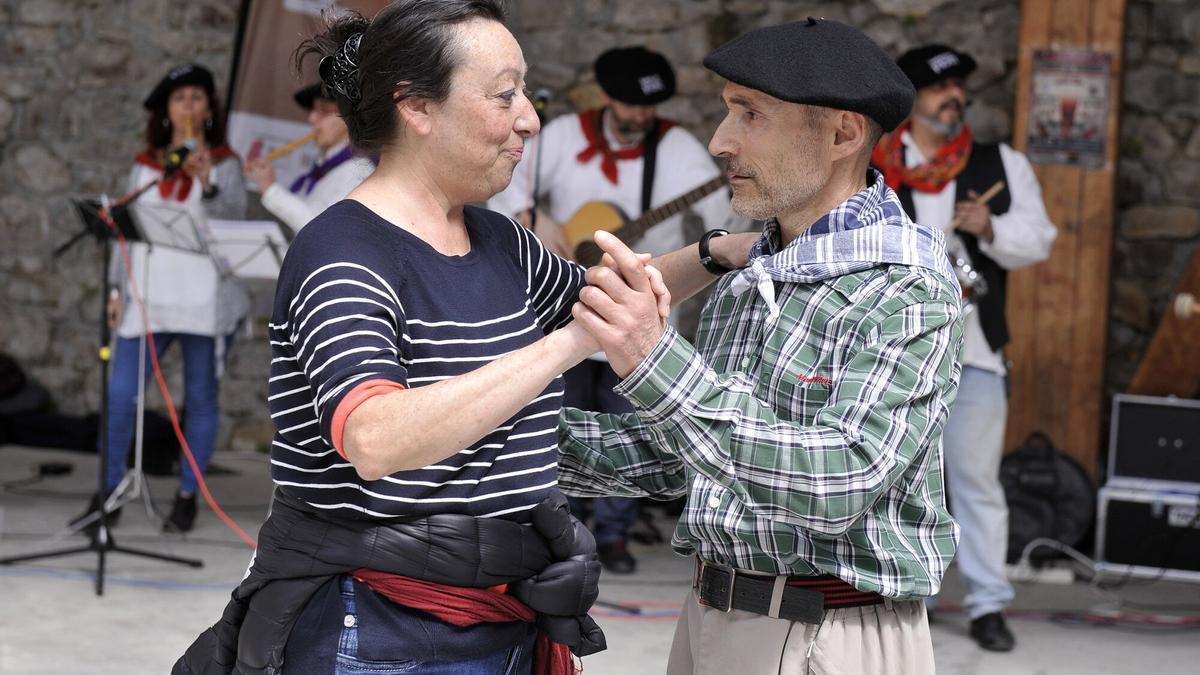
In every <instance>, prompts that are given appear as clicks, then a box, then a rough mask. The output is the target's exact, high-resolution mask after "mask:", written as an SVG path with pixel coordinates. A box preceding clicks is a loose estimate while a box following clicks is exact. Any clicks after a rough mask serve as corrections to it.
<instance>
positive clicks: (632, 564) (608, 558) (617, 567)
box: [596, 541, 637, 574]
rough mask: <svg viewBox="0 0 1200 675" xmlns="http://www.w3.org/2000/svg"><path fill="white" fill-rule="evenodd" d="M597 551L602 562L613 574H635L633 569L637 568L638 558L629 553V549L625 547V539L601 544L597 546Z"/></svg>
mask: <svg viewBox="0 0 1200 675" xmlns="http://www.w3.org/2000/svg"><path fill="white" fill-rule="evenodd" d="M596 552H597V553H599V554H600V564H601V565H604V569H606V570H608V571H609V572H612V573H613V574H633V571H634V570H635V569H637V560H634V558H633V556H631V555H629V550H628V549H626V548H625V542H623V541H614V542H613V543H611V544H600V545H599V546H597V547H596Z"/></svg>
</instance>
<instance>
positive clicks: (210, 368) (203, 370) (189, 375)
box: [105, 333, 233, 494]
mask: <svg viewBox="0 0 1200 675" xmlns="http://www.w3.org/2000/svg"><path fill="white" fill-rule="evenodd" d="M224 339H225V340H226V347H228V346H229V344H230V343H231V342H232V341H233V336H232V335H230V336H228V337H226V338H224ZM139 341H140V338H123V337H118V338H117V346H116V350H115V352H114V354H113V363H112V373H111V375H110V376H109V380H108V433H107V441H108V458H107V459H108V464H107V467H106V471H105V486H106V492H110V493H111V492H112V491H113V490H115V489H116V488H117V485H118V484H119V483H120V482H121V477H122V476H123V475H125V463H126V460H127V459H128V457H129V444H130V442H132V440H133V433H134V427H135V426H136V425H137V395H138V342H139ZM175 341H178V342H179V346H180V348H181V350H182V351H183V389H184V399H183V401H184V405H185V406H186V413H187V414H186V417H185V418H184V420H183V426H184V438H186V439H187V444H188V447H189V448H190V449H191V451H192V455H193V456H194V457H195V458H196V464H198V465H199V466H200V471H201V472H203V471H204V470H205V469H206V468H207V467H208V460H209V459H210V458H211V457H212V454H213V451H214V450H215V449H216V445H217V422H218V417H219V414H218V409H217V394H218V392H219V382H218V380H217V364H216V352H215V349H216V339H215V338H212V337H208V336H205V335H191V334H188V333H155V334H154V346H155V348H156V351H157V352H158V357H159V358H160V359H161V358H162V355H163V352H165V351H166V350H167V347H169V346H170V345H171V343H172V342H175ZM153 372H154V371H153V370H152V369H151V365H150V343H149V342H148V341H147V343H146V378H147V379H150V377H151V376H152V375H153ZM180 465H181V467H180V472H179V473H180V475H179V490H180V491H181V492H183V493H185V494H195V493H196V474H195V472H193V471H192V467H191V464H189V463H188V461H187V460H186V459H181V461H180Z"/></svg>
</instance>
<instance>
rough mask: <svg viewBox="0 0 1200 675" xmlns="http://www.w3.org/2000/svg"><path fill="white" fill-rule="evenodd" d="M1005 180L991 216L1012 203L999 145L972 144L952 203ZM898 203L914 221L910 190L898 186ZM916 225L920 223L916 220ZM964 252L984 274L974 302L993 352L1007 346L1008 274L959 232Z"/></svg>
mask: <svg viewBox="0 0 1200 675" xmlns="http://www.w3.org/2000/svg"><path fill="white" fill-rule="evenodd" d="M1000 180H1002V181H1004V189H1003V190H1001V191H1000V193H999V194H997V195H996V196H995V197H992V200H991V201H990V202H988V208H989V209H990V210H991V212H992V215H994V216H998V215H1001V214H1003V213H1007V212H1008V207H1009V205H1010V204H1011V203H1012V195H1011V194H1010V193H1009V191H1008V177H1007V176H1006V175H1005V173H1004V162H1002V161H1001V159H1000V146H999V145H997V144H995V143H987V144H983V143H975V144H973V145H972V146H971V157H970V159H968V160H967V166H966V168H964V169H963V171H962V173H960V174H958V176H957V178H956V179H955V190H954V201H955V202H956V203H957V202H965V201H968V200H970V197H968V196H967V191H968V190H974V191H975V193H976V194H983V193H984V192H986V191H987V189H988V188H990V187H992V186H993V185H995V184H996V181H1000ZM896 193H897V195H898V196H899V197H900V203H901V204H903V205H904V211H905V212H906V213H908V217H909V218H912V219H913V220H917V213H916V209H915V208H914V207H913V199H912V188H910V187H908V186H907V185H901V186H900V189H899V190H897V191H896ZM918 222H919V221H918ZM958 236H959V237H961V238H962V240H963V244H964V245H965V246H966V249H967V256H968V257H969V258H970V259H971V265H973V266H974V267H975V269H976V270H978V271H979V273H980V274H981V275H983V280H984V281H985V282H987V289H988V290H987V293H986V294H985V295H984V296H983V297H982V298H980V299H979V301H978V302H977V305H978V311H979V324H980V326H981V327H982V328H983V336H984V337H985V338H987V342H988V346H989V347H991V348H992V351H996V350H999V349H1000V348H1001V347H1003V346H1004V345H1006V344H1008V320H1007V319H1006V318H1005V316H1004V302H1005V295H1006V289H1005V285H1006V283H1007V280H1008V272H1007V271H1006V270H1005V269H1004V268H1003V267H1001V266H1000V265H999V264H997V263H996V261H995V260H992V259H991V258H989V257H988V256H987V255H985V254H984V253H983V251H980V250H979V238H978V237H976V236H975V235H973V234H968V233H966V232H958Z"/></svg>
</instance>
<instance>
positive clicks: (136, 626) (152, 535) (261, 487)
mask: <svg viewBox="0 0 1200 675" xmlns="http://www.w3.org/2000/svg"><path fill="white" fill-rule="evenodd" d="M0 460H2V461H0V484H3V486H4V487H3V488H0V556H11V555H18V554H22V553H26V552H30V553H32V552H38V551H43V550H49V549H56V548H63V547H69V546H75V545H79V544H81V543H83V542H84V540H83V539H82V538H81V537H79V536H77V535H71V534H69V533H64V532H63V531H62V530H63V525H64V524H65V523H66V521H67V520H68V519H69V518H70V517H71V516H73V515H75V514H76V513H78V512H79V511H80V510H82V508H83V506H84V504H85V502H86V500H87V497H88V495H89V494H90V493H91V491H92V489H93V487H92V486H93V485H94V481H95V473H94V472H95V459H94V458H92V457H88V456H85V455H78V454H73V453H64V452H56V451H46V450H32V449H25V448H18V447H12V446H6V447H0ZM56 460H61V461H67V462H71V463H73V464H74V471H73V472H72V473H71V474H70V475H68V476H63V477H54V478H47V479H44V480H42V481H39V482H36V483H32V484H28V485H23V486H22V485H16V484H14V483H13V482H14V481H20V480H21V479H24V478H26V477H29V476H31V475H33V474H35V473H36V471H37V465H38V464H39V463H42V462H47V461H56ZM215 464H216V465H217V466H218V467H220V468H222V469H226V470H228V471H227V472H218V473H215V474H214V475H212V476H210V484H211V488H212V491H213V493H214V494H215V495H216V497H217V499H218V501H219V502H220V503H221V504H222V505H223V506H224V507H225V508H226V509H227V510H228V511H229V512H230V513H231V515H233V516H234V518H235V519H236V520H237V521H238V522H239V523H241V525H242V526H243V527H245V528H246V529H247V530H248V531H250V532H251V533H253V532H255V531H256V530H257V527H258V524H259V522H260V520H261V518H262V516H263V514H264V513H265V507H266V503H267V499H268V495H269V493H270V483H269V480H268V478H267V463H266V459H265V458H264V457H263V456H261V455H238V454H232V453H219V454H218V455H217V458H216V461H215ZM149 485H150V487H151V491H152V492H153V494H154V495H155V496H156V501H157V503H158V504H159V505H160V506H159V508H165V507H166V506H168V505H169V503H170V495H171V491H172V490H173V488H174V485H175V483H174V481H173V480H171V479H165V478H151V479H150V480H149ZM115 538H116V540H117V541H118V542H119V543H121V544H124V545H128V546H137V547H140V548H144V549H148V550H153V551H157V552H161V553H166V554H171V555H178V556H190V557H195V558H200V559H203V561H204V567H203V568H201V569H193V568H190V567H184V566H179V565H174V564H167V563H162V562H158V561H155V560H149V559H145V558H140V557H132V556H125V555H121V554H113V555H112V556H111V557H110V558H109V567H108V573H107V575H106V580H107V586H106V589H105V594H104V595H103V596H102V597H97V596H96V595H95V594H94V592H93V579H94V572H95V568H96V560H97V556H96V555H95V554H93V553H86V554H76V555H71V556H66V557H61V558H56V559H51V560H44V561H38V562H36V563H25V564H20V565H15V566H8V567H3V566H0V598H3V600H2V601H0V673H2V674H4V675H23V674H26V673H46V672H53V673H89V674H95V675H107V674H109V673H114V674H115V673H164V672H167V671H168V670H169V669H170V666H171V664H172V663H173V662H174V660H175V659H176V658H177V657H178V656H179V654H180V653H182V651H183V649H184V648H185V647H186V646H187V645H188V644H189V643H190V642H191V641H192V640H193V639H194V638H195V636H196V635H197V634H198V633H199V632H200V631H201V630H203V629H204V628H206V627H207V626H209V625H210V624H211V623H213V622H214V621H215V620H216V619H217V618H218V616H219V615H220V612H221V609H222V608H223V607H224V605H225V602H226V599H227V598H228V597H229V591H230V590H231V589H232V587H233V586H234V585H236V583H237V582H238V580H239V579H240V578H241V575H242V573H243V572H244V570H245V567H246V565H247V563H248V562H249V559H250V550H249V548H247V547H246V545H245V544H243V543H241V542H240V541H239V540H238V539H237V537H236V536H235V535H234V534H233V533H232V532H230V531H229V530H228V529H226V528H225V526H224V525H223V524H222V523H221V522H220V521H218V519H217V518H216V517H215V516H214V515H213V514H212V513H211V512H210V511H208V510H207V509H205V508H202V509H201V513H200V517H199V520H198V523H197V527H196V529H195V530H194V531H193V532H192V533H191V534H190V535H189V536H188V537H187V538H186V539H185V538H182V537H180V536H178V535H163V534H160V533H159V531H158V523H157V521H151V520H150V519H149V518H148V517H147V514H146V513H145V509H144V507H143V505H142V504H141V502H136V503H131V504H128V505H126V507H125V510H124V513H123V515H122V520H121V523H120V526H119V527H118V528H117V529H116V530H115ZM633 550H634V553H635V554H636V555H637V556H638V559H639V570H638V573H637V574H635V575H632V576H628V577H620V576H616V575H607V576H606V577H605V578H604V580H603V581H602V585H601V593H600V598H601V602H600V603H598V605H597V607H596V608H595V609H594V612H593V614H594V615H595V616H596V617H597V619H598V620H599V622H600V623H601V625H602V626H603V627H604V630H605V632H606V633H607V636H608V644H609V645H610V648H609V650H608V651H606V652H603V653H601V654H598V655H596V656H592V657H589V658H588V659H587V660H586V661H585V662H584V667H585V672H586V673H587V675H607V674H618V673H619V674H624V673H658V672H662V671H663V670H664V667H665V664H666V656H667V651H668V648H669V646H670V641H671V636H672V634H673V631H674V621H675V616H676V614H677V612H678V609H679V607H680V603H681V601H682V599H683V597H684V595H685V594H686V592H687V585H688V583H689V578H690V571H691V567H690V564H689V562H688V561H687V560H685V559H683V558H680V557H678V556H676V555H674V554H672V553H671V552H670V551H669V549H668V548H667V547H665V546H656V547H640V546H635V547H634V549H633ZM961 597H962V591H961V584H960V582H959V581H958V579H957V577H956V576H955V575H954V574H953V573H951V575H950V576H949V577H948V578H947V580H946V589H945V591H944V593H943V597H942V601H943V608H944V609H943V611H940V612H939V613H938V615H937V620H936V621H935V623H934V624H933V639H934V649H935V652H936V655H937V663H938V670H939V672H941V673H951V674H964V675H966V674H970V675H993V674H997V675H998V674H1005V675H1007V674H1010V673H1021V674H1025V673H1031V674H1033V673H1037V674H1040V673H1053V674H1055V675H1057V674H1063V675H1073V674H1076V673H1078V674H1083V673H1087V674H1089V675H1092V674H1097V673H1103V674H1113V675H1117V674H1120V675H1124V674H1127V673H1154V674H1155V675H1172V674H1175V673H1181V674H1182V673H1195V672H1197V661H1200V642H1198V641H1197V637H1198V636H1200V635H1198V633H1197V630H1195V628H1196V627H1193V629H1191V630H1180V629H1148V628H1140V629H1138V628H1135V627H1114V626H1110V627H1098V626H1095V625H1086V624H1079V623H1072V622H1069V621H1067V620H1065V619H1062V618H1060V619H1058V620H1050V619H1049V615H1050V614H1052V613H1055V612H1060V611H1061V612H1077V611H1088V610H1091V611H1104V610H1109V609H1112V608H1114V607H1115V606H1116V604H1114V600H1115V599H1116V598H1120V599H1121V600H1124V601H1125V602H1140V603H1154V604H1155V608H1156V609H1158V608H1157V605H1160V604H1161V605H1164V606H1168V607H1169V608H1171V609H1173V611H1171V612H1170V613H1172V614H1175V615H1179V614H1185V613H1186V612H1191V613H1192V614H1193V615H1197V614H1200V584H1180V583H1168V582H1153V583H1149V582H1140V583H1135V584H1131V585H1129V586H1127V587H1125V588H1124V589H1122V590H1121V591H1120V593H1119V595H1108V596H1105V595H1101V594H1100V593H1099V592H1098V591H1096V590H1094V589H1093V588H1092V587H1090V586H1088V585H1086V584H1082V583H1076V584H1070V585H1050V584H1021V585H1019V586H1018V588H1017V602H1016V603H1015V605H1014V607H1013V611H1012V619H1011V622H1010V625H1011V627H1012V629H1013V632H1014V633H1015V634H1016V636H1017V640H1018V646H1017V649H1016V651H1014V652H1012V653H1010V654H991V653H988V652H984V651H981V650H979V649H978V648H976V646H975V644H974V643H973V642H972V641H971V640H970V639H969V638H968V637H967V636H966V620H965V618H964V617H963V616H962V615H961V614H960V613H958V612H956V611H954V609H953V605H954V603H957V602H958V601H959V599H960V598H961ZM1127 607H1128V605H1127Z"/></svg>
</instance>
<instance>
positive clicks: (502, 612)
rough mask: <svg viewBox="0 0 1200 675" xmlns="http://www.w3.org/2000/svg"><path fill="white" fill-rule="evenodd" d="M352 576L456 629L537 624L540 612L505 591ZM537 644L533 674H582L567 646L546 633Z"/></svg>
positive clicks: (366, 573) (360, 573)
mask: <svg viewBox="0 0 1200 675" xmlns="http://www.w3.org/2000/svg"><path fill="white" fill-rule="evenodd" d="M352 575H353V576H354V578H356V579H358V580H359V581H362V582H364V583H366V584H367V586H368V587H369V588H370V589H371V590H373V591H375V592H376V593H378V594H380V595H382V596H383V597H385V598H387V599H388V600H391V601H392V602H394V603H396V604H397V605H401V606H403V607H409V608H411V609H417V610H420V611H422V612H426V613H428V614H432V615H433V616H435V617H437V618H439V619H441V620H442V621H445V622H446V623H448V624H451V625H454V626H460V627H465V626H474V625H476V624H479V623H485V622H487V623H507V622H509V621H524V622H526V623H533V622H534V621H536V620H537V612H535V611H533V610H532V609H530V608H529V607H528V606H527V605H526V604H525V603H523V602H521V601H520V600H518V599H516V598H515V597H513V596H511V595H508V594H507V593H505V592H504V589H503V587H497V588H492V589H489V588H461V587H458V586H447V585H445V584H438V583H434V582H432V581H423V580H421V579H413V578H411V577H403V576H400V575H398V574H389V573H387V572H377V571H375V570H371V569H367V568H365V567H363V568H360V569H357V570H354V572H353V573H352ZM535 644H536V646H535V648H534V655H533V672H534V673H535V674H536V675H574V674H576V673H578V672H579V671H578V670H577V669H576V668H575V661H574V659H572V658H571V650H570V648H568V647H567V646H566V645H564V644H560V643H557V642H551V641H550V639H549V638H548V637H546V634H545V633H542V632H539V633H538V636H537V642H536V643H535Z"/></svg>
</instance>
